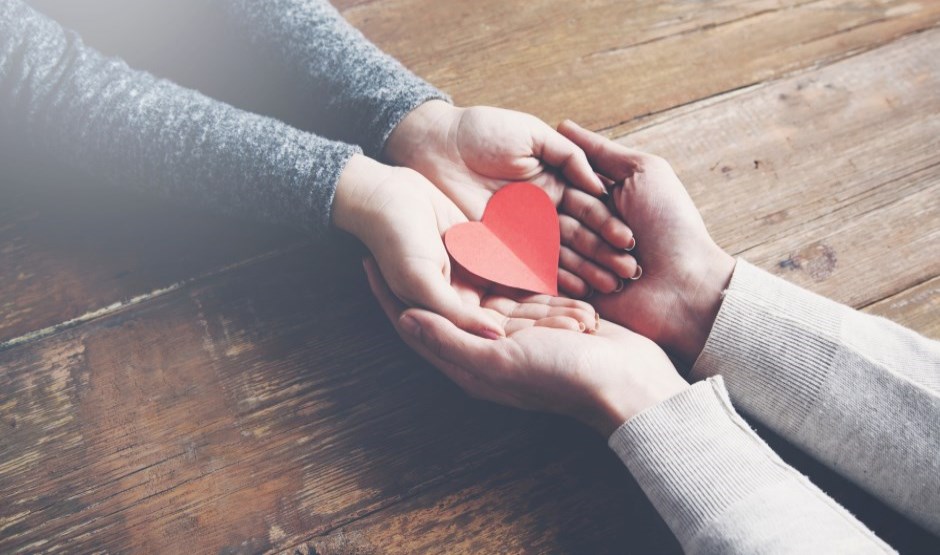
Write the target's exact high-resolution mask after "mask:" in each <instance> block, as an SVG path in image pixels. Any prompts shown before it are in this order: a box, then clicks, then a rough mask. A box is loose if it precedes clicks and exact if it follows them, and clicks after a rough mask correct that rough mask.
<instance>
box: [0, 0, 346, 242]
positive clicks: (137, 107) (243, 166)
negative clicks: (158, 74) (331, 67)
mask: <svg viewBox="0 0 940 555" xmlns="http://www.w3.org/2000/svg"><path fill="white" fill-rule="evenodd" d="M0 121H2V122H3V126H4V127H5V128H7V129H9V130H11V131H13V132H14V133H16V134H17V135H19V136H20V137H24V138H25V139H26V140H28V141H29V142H31V143H32V144H34V145H35V146H36V147H38V149H39V151H40V152H42V153H44V154H47V155H54V156H56V157H60V158H64V159H66V160H67V161H69V162H72V163H74V164H75V165H77V166H78V167H81V168H86V169H89V170H92V171H94V172H95V173H98V174H100V175H103V176H104V177H107V178H109V180H111V181H113V182H116V183H121V184H129V185H133V186H134V187H138V188H142V189H146V190H148V191H150V192H154V193H158V194H161V195H163V196H166V197H172V198H174V199H176V200H178V201H180V202H185V203H192V204H197V205H201V206H204V207H209V208H212V209H215V210H216V211H223V212H229V213H236V214H240V215H246V216H251V217H253V218H255V219H260V220H266V221H272V222H277V223H282V224H287V225H291V226H293V227H295V228H299V229H304V230H309V231H313V232H317V233H322V232H323V231H325V230H326V229H327V228H328V227H329V224H330V217H331V205H332V200H333V196H334V193H335V188H336V184H337V182H338V179H339V175H340V173H341V172H342V170H343V168H344V167H345V165H346V162H347V161H348V160H349V159H350V158H351V157H352V156H353V155H354V154H356V153H357V152H360V150H359V148H358V147H354V146H351V145H347V144H343V143H339V142H335V141H328V140H326V139H323V138H321V137H317V136H315V135H311V134H309V133H304V132H301V131H299V130H296V129H294V128H292V127H290V126H287V125H285V124H283V123H280V122H278V121H275V120H273V119H270V118H265V117H261V116H258V115H255V114H250V113H246V112H243V111H240V110H237V109H235V108H233V107H231V106H229V105H226V104H223V103H220V102H217V101H214V100H212V99H210V98H207V97H205V96H203V95H201V94H199V93H197V92H195V91H191V90H188V89H185V88H183V87H180V86H177V85H175V84H173V83H170V82H168V81H164V80H160V79H157V78H155V77H153V76H151V75H150V74H147V73H145V72H141V71H135V70H132V69H131V68H129V67H128V66H127V65H126V64H125V63H123V62H122V61H120V60H115V59H110V58H106V57H104V56H102V55H101V54H99V53H98V52H96V51H94V50H92V49H91V48H88V47H86V46H85V45H84V44H83V43H82V41H81V40H80V39H79V38H78V37H77V36H76V35H75V34H74V33H69V32H67V31H65V30H64V29H63V28H62V27H61V26H59V25H58V24H57V23H55V22H54V21H52V20H50V19H48V18H46V17H44V16H42V15H41V14H39V13H38V12H36V11H35V10H33V9H32V8H30V7H29V6H27V5H26V4H24V3H23V2H21V1H20V0H10V1H5V2H2V3H0Z"/></svg>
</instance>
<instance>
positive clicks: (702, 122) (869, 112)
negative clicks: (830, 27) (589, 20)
mask: <svg viewBox="0 0 940 555" xmlns="http://www.w3.org/2000/svg"><path fill="white" fill-rule="evenodd" d="M934 90H940V30H930V31H925V32H924V33H921V34H918V35H915V36H912V37H909V38H905V39H902V40H900V41H897V42H896V43H893V44H891V45H888V46H886V47H883V48H880V49H878V50H876V51H872V52H868V53H865V54H862V55H859V56H856V57H853V58H850V59H847V60H844V61H842V62H839V63H837V64H833V65H831V66H826V67H823V68H821V69H819V70H815V71H812V72H809V73H806V74H803V75H801V76H797V77H794V78H790V79H786V80H783V81H781V82H777V83H773V84H769V85H766V86H763V87H757V88H755V89H753V90H751V91H749V92H747V93H741V94H734V95H729V97H728V98H727V99H726V100H724V101H717V102H716V101H714V100H712V101H709V102H707V103H706V106H705V107H703V108H702V109H700V110H699V109H684V110H682V111H681V113H679V114H677V115H675V116H674V117H666V118H664V120H663V121H662V122H661V123H660V124H658V125H656V124H653V125H651V126H650V127H647V128H643V129H640V130H638V131H636V132H634V133H631V134H629V135H627V136H626V137H624V138H623V139H621V142H623V143H624V144H628V145H631V146H634V147H637V148H641V149H643V150H648V151H651V152H656V153H659V154H661V155H663V156H665V157H666V158H667V159H668V160H670V161H671V162H672V163H673V166H674V167H675V169H676V171H677V173H679V175H680V176H681V177H682V179H683V182H684V183H685V184H686V186H687V187H688V189H689V191H690V194H691V195H692V197H693V198H694V200H695V201H696V204H697V205H698V206H699V208H700V210H701V211H702V214H703V217H704V218H705V221H706V223H707V224H708V227H709V230H710V231H711V233H712V235H713V237H715V239H716V240H717V241H718V242H719V244H721V245H722V246H723V247H725V248H726V249H728V250H729V251H730V252H734V253H743V254H744V256H745V257H748V258H751V259H752V260H753V261H754V262H757V263H759V264H760V265H762V266H764V267H765V268H766V269H768V270H771V271H773V272H775V273H778V274H781V275H785V276H787V277H788V278H790V279H794V280H795V281H797V282H798V283H800V284H801V285H804V286H807V287H809V288H810V289H813V290H816V291H818V292H820V293H822V294H825V295H829V296H832V297H834V298H836V299H837V300H839V301H842V302H846V303H849V304H852V305H853V306H864V305H866V304H868V303H871V302H873V301H876V300H878V299H881V298H884V297H886V296H889V295H892V294H894V293H897V292H899V291H902V290H904V289H906V288H907V287H910V286H911V285H914V284H916V283H920V282H921V281H923V280H925V279H928V278H931V277H933V276H935V275H937V273H938V270H940V268H938V264H940V240H938V235H937V234H938V232H940V229H938V228H940V226H938V222H940V219H938V214H937V210H938V204H937V202H938V198H940V148H937V147H938V143H937V137H940V97H938V96H937V95H935V94H932V93H930V92H929V91H934ZM872 130H877V133H873V132H872ZM637 239H638V242H639V244H640V245H641V248H640V249H639V250H638V252H639V256H640V257H641V258H642V242H643V241H642V230H637ZM830 239H831V240H830ZM827 241H829V242H827ZM876 268H877V271H876V270H875V269H876Z"/></svg>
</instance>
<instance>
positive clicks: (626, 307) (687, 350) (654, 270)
mask: <svg viewBox="0 0 940 555" xmlns="http://www.w3.org/2000/svg"><path fill="white" fill-rule="evenodd" d="M558 130H559V132H560V133H561V134H562V135H564V136H566V137H567V138H568V139H570V140H571V141H572V142H574V143H575V144H576V145H578V146H579V147H580V148H581V149H583V150H584V152H585V153H586V154H587V157H588V159H589V160H590V162H591V165H592V166H593V168H594V171H596V172H597V173H598V174H600V175H602V176H604V177H606V178H607V179H608V180H609V181H611V182H613V183H614V186H613V189H612V190H611V193H610V194H611V195H612V197H613V198H612V200H613V204H614V206H615V208H616V210H617V212H618V214H619V216H620V217H621V218H623V220H624V221H626V222H627V223H629V224H630V226H631V228H632V229H633V230H634V232H635V237H636V244H637V247H636V251H635V256H636V257H637V259H638V261H639V264H640V265H641V267H642V268H643V274H642V278H641V279H639V280H636V281H632V282H630V283H629V284H628V285H627V286H626V287H625V288H624V289H623V290H622V291H620V292H617V293H614V294H612V295H604V296H601V297H598V298H593V299H591V302H592V303H593V304H594V305H595V306H596V307H597V308H598V310H599V312H600V313H601V315H602V316H604V317H605V318H608V319H610V320H612V321H614V322H617V323H619V324H621V325H624V326H626V327H628V328H630V329H631V330H633V331H635V332H637V333H640V334H642V335H644V336H646V337H649V338H650V339H652V340H654V341H656V343H658V344H659V345H660V346H662V347H663V348H664V349H666V350H667V351H670V352H671V353H673V354H674V355H675V356H677V357H679V358H680V359H681V360H682V361H683V362H685V363H686V364H689V365H691V364H692V363H693V362H695V359H696V358H697V357H698V355H699V353H701V352H702V349H703V348H704V346H705V340H706V339H707V338H708V334H709V332H710V331H711V328H712V324H713V323H714V321H715V317H716V316H717V314H718V309H719V308H720V306H721V295H722V291H724V289H725V288H726V287H727V286H728V282H729V281H730V280H731V273H732V272H733V271H734V258H732V257H731V256H730V255H728V254H727V253H726V252H725V251H723V250H722V249H721V247H719V246H718V245H717V244H715V242H714V241H713V240H712V238H711V236H710V235H709V234H708V230H707V229H705V223H704V222H703V221H702V217H701V215H700V214H699V212H698V210H697V209H696V208H695V204H694V203H693V202H692V199H691V198H690V197H689V194H688V192H687V191H686V190H685V187H684V186H683V185H682V182H681V181H679V178H678V177H677V176H676V174H675V172H674V171H673V170H672V167H671V166H670V165H669V163H668V162H666V161H665V160H663V159H662V158H660V157H658V156H653V155H651V154H646V153H643V152H639V151H636V150H632V149H630V148H627V147H625V146H623V145H621V144H619V143H616V142H613V141H611V140H608V139H606V138H604V137H602V136H601V135H598V134H597V133H593V132H591V131H588V130H586V129H583V128H581V127H579V126H578V125H576V124H574V123H573V122H570V121H566V122H564V123H562V124H561V125H560V126H559V128H558Z"/></svg>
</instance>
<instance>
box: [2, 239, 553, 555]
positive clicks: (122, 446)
mask: <svg viewBox="0 0 940 555" xmlns="http://www.w3.org/2000/svg"><path fill="white" fill-rule="evenodd" d="M324 265H329V266H332V267H335V268H336V270H335V271H333V272H324V271H323V266H324ZM538 422H539V417H536V416H534V415H525V414H521V413H516V412H514V411H510V410H508V409H501V408H496V407H493V406H490V405H488V404H483V403H477V402H472V401H470V400H468V399H467V398H466V397H465V396H464V395H463V394H462V393H461V392H460V391H459V390H458V389H457V388H456V387H455V386H453V385H452V384H450V383H449V382H448V381H447V380H446V379H445V378H443V377H442V376H440V375H439V374H438V373H437V372H436V371H434V370H433V369H431V368H429V367H427V366H426V365H424V364H421V363H419V362H418V361H417V359H416V357H415V356H414V355H413V354H411V353H410V352H409V351H408V350H407V349H406V347H404V345H402V344H401V343H400V342H399V341H398V338H397V336H396V335H395V334H394V333H393V331H392V330H391V328H390V326H389V325H388V323H387V322H386V321H385V320H384V316H383V315H382V314H381V313H380V311H379V310H378V308H377V306H375V304H374V301H373V300H372V299H371V298H370V294H369V292H368V289H367V287H366V285H365V282H364V278H363V276H362V270H361V266H360V265H359V263H358V259H356V260H352V261H350V260H349V256H348V255H347V254H344V255H339V254H336V253H332V254H329V253H323V252H319V251H316V250H312V249H307V250H304V251H302V252H299V253H293V254H291V255H285V256H281V257H278V258H276V259H274V260H272V261H268V262H262V263H257V264H254V265H251V266H247V267H244V268H242V269H240V270H238V271H236V272H231V273H229V274H227V275H224V276H217V277H215V278H213V279H210V280H208V282H207V283H206V284H204V285H191V286H189V287H186V288H183V289H180V290H177V291H174V292H172V293H169V294H167V295H164V296H162V297H159V298H157V299H155V300H153V301H151V302H149V303H147V304H145V305H141V306H137V307H135V309H134V310H127V311H123V312H118V313H116V314H112V315H109V316H108V317H106V318H102V319H100V320H96V321H94V322H91V323H88V324H85V325H82V326H79V327H76V328H73V329H69V330H66V331H63V332H61V333H59V334H56V335H54V336H51V337H48V338H46V339H44V340H42V341H37V342H33V343H30V344H27V345H22V346H20V347H16V348H12V349H8V350H6V351H4V352H0V426H2V433H0V498H2V499H4V503H3V504H0V531H2V533H0V552H4V553H7V552H14V551H27V552H29V551H36V550H40V549H41V550H43V551H54V550H56V549H65V550H68V551H76V552H90V551H94V550H97V549H103V550H108V551H151V552H160V553H164V552H166V553H172V552H193V551H196V552H220V551H222V550H228V551H226V552H243V551H262V550H266V549H269V548H275V547H278V546H281V547H286V546H289V545H292V544H293V543H296V542H298V541H300V540H302V539H303V538H306V537H310V535H312V534H315V533H319V532H324V531H326V530H329V529H332V528H335V527H336V526H339V525H341V524H343V523H345V522H348V521H349V520H350V519H351V518H355V517H357V516H362V515H364V514H368V513H371V512H374V511H375V510H377V509H380V508H381V507H383V506H386V505H388V504H390V503H393V502H395V501H396V500H399V499H402V498H405V497H407V496H409V495H413V493H414V492H416V491H420V490H422V489H426V488H428V487H430V486H433V485H435V484H439V483H442V482H444V481H446V480H448V479H450V477H452V476H454V475H460V474H466V473H467V472H469V471H470V470H471V469H474V468H479V467H482V466H486V465H496V466H502V465H501V464H500V463H499V461H500V459H501V458H502V457H504V453H505V452H507V451H509V450H510V447H512V448H516V449H525V450H534V449H537V448H539V447H538V446H539V445H545V444H546V443H547V442H548V439H547V437H546V436H545V435H544V433H543V432H539V426H538V425H537V423H538Z"/></svg>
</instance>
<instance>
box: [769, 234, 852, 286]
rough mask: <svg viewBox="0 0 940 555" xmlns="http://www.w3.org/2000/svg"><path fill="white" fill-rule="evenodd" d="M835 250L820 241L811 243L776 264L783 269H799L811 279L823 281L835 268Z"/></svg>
mask: <svg viewBox="0 0 940 555" xmlns="http://www.w3.org/2000/svg"><path fill="white" fill-rule="evenodd" d="M837 262H838V258H837V257H836V251H835V249H833V248H832V247H830V246H829V245H827V244H826V243H823V242H821V241H819V242H816V243H813V244H811V245H809V246H807V247H805V248H803V249H801V250H800V251H799V252H796V253H794V254H791V255H790V256H789V257H787V258H786V259H785V260H781V261H780V262H779V263H778V264H777V266H779V267H780V268H781V269H783V270H800V271H803V272H805V273H806V274H807V275H809V277H810V278H812V279H813V281H817V282H819V281H825V280H826V279H828V278H829V276H831V275H832V273H833V272H835V270H836V264H837Z"/></svg>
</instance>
